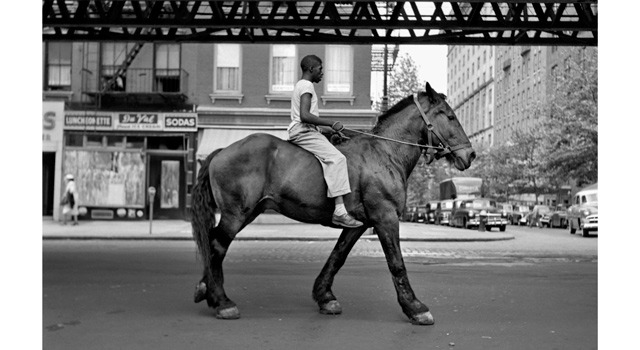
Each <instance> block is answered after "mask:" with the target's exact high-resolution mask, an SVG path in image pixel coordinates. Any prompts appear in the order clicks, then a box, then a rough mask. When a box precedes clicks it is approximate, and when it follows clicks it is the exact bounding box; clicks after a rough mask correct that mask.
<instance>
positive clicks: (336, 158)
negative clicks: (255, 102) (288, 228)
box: [287, 55, 362, 228]
mask: <svg viewBox="0 0 640 350" xmlns="http://www.w3.org/2000/svg"><path fill="white" fill-rule="evenodd" d="M300 68H302V79H300V81H298V82H297V83H296V85H295V87H294V89H293V95H292V96H291V124H289V127H288V128H287V130H288V132H289V141H290V142H291V143H293V144H296V145H298V146H300V147H302V148H304V149H305V150H307V151H309V152H311V153H312V154H313V155H315V156H316V158H318V160H319V161H320V164H321V165H322V171H323V173H324V179H325V182H326V183H327V187H328V191H327V197H328V198H335V210H334V211H333V216H332V218H331V222H332V223H333V224H334V225H338V226H342V227H347V228H355V227H360V226H362V222H360V221H358V220H356V219H354V218H353V217H352V216H351V215H349V213H348V212H347V209H346V207H345V206H344V199H343V196H344V195H345V194H348V193H350V192H351V188H350V186H349V174H348V172H347V158H346V157H345V156H344V155H343V154H342V153H340V151H338V149H336V148H335V147H334V146H333V145H332V144H331V142H329V140H327V138H326V137H325V136H324V135H322V133H320V130H319V129H318V127H317V125H323V126H330V127H331V128H332V129H333V130H336V131H341V130H342V129H344V126H342V123H340V122H339V121H336V122H332V121H330V120H327V119H323V118H320V117H319V112H318V96H317V95H316V92H315V89H314V87H313V84H314V83H318V82H320V80H322V76H323V74H324V73H323V72H322V60H321V59H320V58H319V57H317V56H315V55H308V56H305V57H304V58H303V59H302V61H301V62H300Z"/></svg>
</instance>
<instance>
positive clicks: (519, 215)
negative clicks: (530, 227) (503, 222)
mask: <svg viewBox="0 0 640 350" xmlns="http://www.w3.org/2000/svg"><path fill="white" fill-rule="evenodd" d="M530 212H531V210H529V206H527V205H515V206H514V207H513V212H512V213H511V215H510V216H509V215H508V214H507V220H509V222H511V224H513V225H526V223H527V221H526V220H523V219H524V218H525V216H527V214H529V213H530Z"/></svg>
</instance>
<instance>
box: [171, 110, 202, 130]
mask: <svg viewBox="0 0 640 350" xmlns="http://www.w3.org/2000/svg"><path fill="white" fill-rule="evenodd" d="M197 128H198V122H197V117H196V116H195V115H186V116H185V115H170V114H167V115H165V117H164V130H170V131H172V130H176V131H197V130H198V129H197Z"/></svg>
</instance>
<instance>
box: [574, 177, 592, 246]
mask: <svg viewBox="0 0 640 350" xmlns="http://www.w3.org/2000/svg"><path fill="white" fill-rule="evenodd" d="M567 219H568V220H569V233H571V234H574V233H576V230H581V231H582V236H584V237H588V236H589V234H590V233H591V232H593V231H598V184H597V183H596V184H593V185H591V186H587V187H585V188H583V189H582V190H580V191H578V192H577V193H576V194H575V195H574V196H573V197H572V199H571V206H570V207H569V209H568V210H567Z"/></svg>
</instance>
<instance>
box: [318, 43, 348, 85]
mask: <svg viewBox="0 0 640 350" xmlns="http://www.w3.org/2000/svg"><path fill="white" fill-rule="evenodd" d="M325 55H326V58H325V59H326V62H325V64H324V72H325V75H326V84H325V89H326V92H327V93H328V94H349V93H351V92H352V88H353V47H351V46H344V45H327V47H326V53H325Z"/></svg>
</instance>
